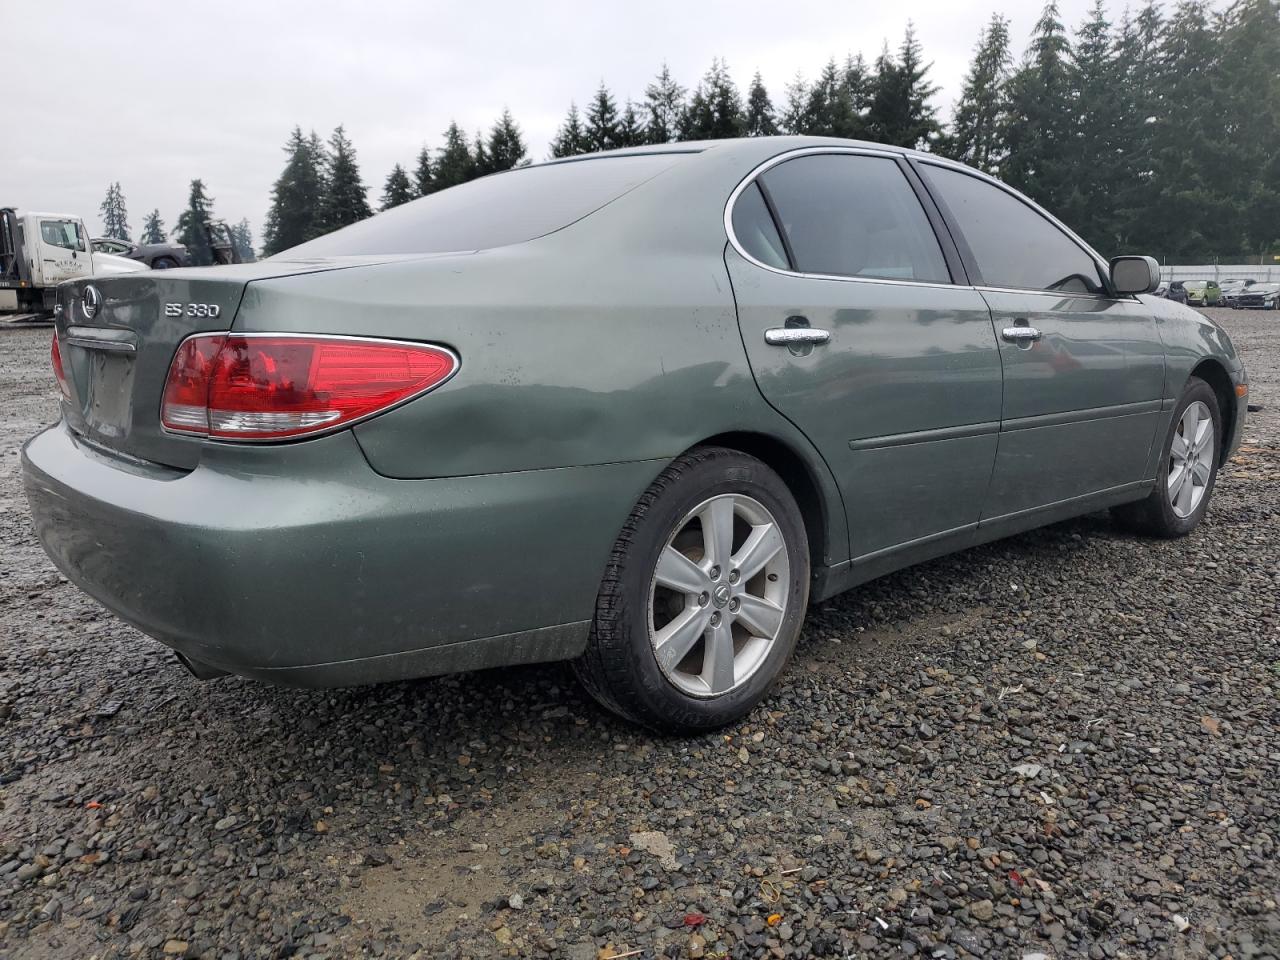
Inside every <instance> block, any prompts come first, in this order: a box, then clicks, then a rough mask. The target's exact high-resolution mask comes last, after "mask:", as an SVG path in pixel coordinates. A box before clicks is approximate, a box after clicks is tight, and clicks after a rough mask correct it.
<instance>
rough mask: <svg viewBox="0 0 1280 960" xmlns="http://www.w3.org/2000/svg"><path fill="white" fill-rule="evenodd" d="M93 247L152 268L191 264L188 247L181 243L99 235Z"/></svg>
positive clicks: (97, 250)
mask: <svg viewBox="0 0 1280 960" xmlns="http://www.w3.org/2000/svg"><path fill="white" fill-rule="evenodd" d="M93 249H94V251H95V252H101V253H109V254H111V255H112V256H117V257H128V258H129V259H130V260H137V261H138V262H139V263H145V264H146V265H147V266H148V267H150V268H151V269H152V270H169V269H172V268H174V267H186V266H190V264H191V258H190V256H189V255H188V254H187V248H186V247H185V246H183V245H182V244H180V243H134V242H132V241H130V240H115V239H113V238H111V237H98V238H97V239H95V240H94V241H93Z"/></svg>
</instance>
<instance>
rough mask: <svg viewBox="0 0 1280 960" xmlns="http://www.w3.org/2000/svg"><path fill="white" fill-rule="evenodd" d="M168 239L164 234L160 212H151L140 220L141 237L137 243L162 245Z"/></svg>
mask: <svg viewBox="0 0 1280 960" xmlns="http://www.w3.org/2000/svg"><path fill="white" fill-rule="evenodd" d="M166 239H168V238H167V237H166V236H165V232H164V221H163V220H161V219H160V211H159V210H152V211H151V212H150V213H148V214H147V215H146V216H145V217H143V218H142V237H141V238H140V239H139V240H138V242H139V243H164V242H165V240H166Z"/></svg>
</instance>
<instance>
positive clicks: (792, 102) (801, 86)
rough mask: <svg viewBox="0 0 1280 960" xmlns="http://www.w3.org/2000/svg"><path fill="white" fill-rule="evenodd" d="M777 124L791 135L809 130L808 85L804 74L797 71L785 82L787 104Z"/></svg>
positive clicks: (805, 132)
mask: <svg viewBox="0 0 1280 960" xmlns="http://www.w3.org/2000/svg"><path fill="white" fill-rule="evenodd" d="M778 125H779V126H780V127H781V128H782V132H783V133H789V134H792V135H793V136H798V135H803V134H807V133H808V132H809V85H808V84H807V83H806V82H805V79H804V74H802V73H799V72H797V73H796V75H795V77H794V78H793V79H792V81H791V82H790V83H788V84H787V105H786V107H785V108H784V109H783V111H782V116H781V117H780V118H779V123H778Z"/></svg>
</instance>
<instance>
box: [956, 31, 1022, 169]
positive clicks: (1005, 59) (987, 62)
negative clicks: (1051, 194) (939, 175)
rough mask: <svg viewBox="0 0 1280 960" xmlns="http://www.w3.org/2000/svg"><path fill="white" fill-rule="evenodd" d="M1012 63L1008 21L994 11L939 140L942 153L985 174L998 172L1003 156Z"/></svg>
mask: <svg viewBox="0 0 1280 960" xmlns="http://www.w3.org/2000/svg"><path fill="white" fill-rule="evenodd" d="M1012 63H1013V58H1012V56H1011V54H1010V53H1009V21H1008V20H1006V19H1005V18H1004V17H1003V16H1001V15H1000V14H998V13H997V14H993V15H992V17H991V22H990V23H989V24H987V26H985V27H983V29H982V31H981V32H980V33H979V34H978V43H977V48H976V49H975V51H974V55H973V62H972V63H971V64H970V65H969V72H968V73H967V74H966V75H965V78H964V86H963V87H962V88H961V90H960V100H959V101H958V102H957V104H956V109H955V116H954V118H953V120H952V122H951V131H950V133H949V135H948V136H947V137H946V138H945V140H944V141H943V143H942V152H943V153H945V154H946V155H947V156H949V157H951V158H952V159H954V160H959V161H961V162H962V163H967V164H969V165H970V166H973V167H977V168H978V169H979V170H985V171H986V172H988V173H996V172H997V171H999V169H1000V161H1001V160H1002V159H1003V158H1004V145H1003V142H1002V140H1001V133H1002V126H1003V110H1004V99H1005V89H1004V87H1005V84H1006V83H1007V82H1008V79H1009V68H1010V66H1011V65H1012Z"/></svg>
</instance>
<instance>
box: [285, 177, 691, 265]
mask: <svg viewBox="0 0 1280 960" xmlns="http://www.w3.org/2000/svg"><path fill="white" fill-rule="evenodd" d="M687 156H688V153H684V152H681V153H649V154H639V155H631V156H621V157H597V158H593V159H590V160H574V161H568V162H563V163H549V164H543V165H540V166H536V167H521V168H519V169H516V170H509V171H507V172H505V173H496V174H493V175H491V176H488V177H482V178H480V179H479V180H472V181H471V182H470V183H464V184H462V185H461V186H457V187H452V188H450V189H448V190H441V191H440V192H439V193H433V194H430V195H429V196H426V197H423V198H422V199H421V200H415V201H413V202H412V203H406V204H404V205H403V206H400V207H395V208H393V209H391V210H388V211H387V212H386V213H381V214H378V216H376V217H370V218H369V219H368V220H361V221H360V222H359V223H353V224H352V225H351V226H349V227H344V228H343V229H341V230H337V231H335V232H333V233H330V234H327V235H326V236H323V237H318V238H316V239H315V240H310V241H308V242H307V243H303V244H300V245H299V246H296V247H293V248H292V249H289V250H285V251H284V252H283V253H280V254H277V257H276V258H277V259H282V260H297V259H306V258H311V257H351V256H374V255H383V254H414V253H447V252H450V251H455V250H485V249H488V248H490V247H501V246H506V245H507V244H510V243H521V242H523V241H525V240H532V239H534V238H535V237H541V236H545V235H546V234H548V233H551V232H553V231H555V230H559V229H560V228H561V227H567V226H568V225H569V224H571V223H573V222H574V221H575V220H581V219H582V218H583V217H585V216H586V215H587V214H589V213H592V212H593V211H595V210H599V209H600V208H601V207H603V206H604V205H605V204H607V203H609V202H610V201H611V200H616V199H617V198H618V197H620V196H622V195H623V194H624V193H626V192H627V191H628V190H632V189H634V188H635V187H637V186H639V185H640V184H642V183H644V182H645V181H646V180H649V179H651V178H653V177H655V176H657V175H658V174H659V173H661V172H662V171H664V170H666V169H668V168H669V167H671V166H672V165H673V164H676V163H678V162H679V161H680V160H682V159H684V158H685V157H687Z"/></svg>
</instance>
